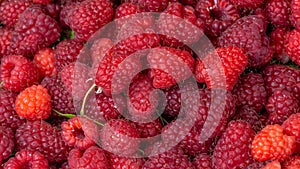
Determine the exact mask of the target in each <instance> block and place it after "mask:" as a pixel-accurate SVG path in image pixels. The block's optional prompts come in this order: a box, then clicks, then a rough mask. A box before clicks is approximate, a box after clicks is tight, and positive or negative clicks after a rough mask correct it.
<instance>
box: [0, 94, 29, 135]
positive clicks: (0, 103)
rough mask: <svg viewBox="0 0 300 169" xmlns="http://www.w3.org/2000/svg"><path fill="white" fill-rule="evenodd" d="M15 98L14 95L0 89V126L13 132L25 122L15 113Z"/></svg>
mask: <svg viewBox="0 0 300 169" xmlns="http://www.w3.org/2000/svg"><path fill="white" fill-rule="evenodd" d="M16 97H17V95H16V94H14V93H12V92H9V91H6V90H3V89H0V126H5V127H8V128H12V129H13V130H16V129H17V128H18V126H19V125H22V124H23V123H24V122H25V119H24V118H23V117H20V116H19V115H18V114H17V113H16V112H15V100H16Z"/></svg>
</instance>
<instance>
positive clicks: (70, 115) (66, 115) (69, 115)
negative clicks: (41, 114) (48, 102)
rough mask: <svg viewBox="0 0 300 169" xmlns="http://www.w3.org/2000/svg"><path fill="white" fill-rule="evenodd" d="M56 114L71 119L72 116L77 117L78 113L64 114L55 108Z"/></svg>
mask: <svg viewBox="0 0 300 169" xmlns="http://www.w3.org/2000/svg"><path fill="white" fill-rule="evenodd" d="M52 110H53V111H54V112H55V113H56V114H58V115H60V116H63V117H66V118H69V119H71V118H73V117H75V116H76V115H75V114H63V113H61V112H59V111H57V110H55V109H52Z"/></svg>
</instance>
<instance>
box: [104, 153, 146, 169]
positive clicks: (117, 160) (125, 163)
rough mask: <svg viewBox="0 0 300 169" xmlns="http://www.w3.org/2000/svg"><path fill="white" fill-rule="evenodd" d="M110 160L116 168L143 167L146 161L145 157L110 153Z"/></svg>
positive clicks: (139, 168)
mask: <svg viewBox="0 0 300 169" xmlns="http://www.w3.org/2000/svg"><path fill="white" fill-rule="evenodd" d="M108 161H109V165H110V166H111V168H114V169H142V167H143V165H144V163H145V160H144V159H143V158H127V157H120V156H117V155H114V154H109V155H108Z"/></svg>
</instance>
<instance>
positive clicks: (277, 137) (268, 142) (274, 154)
mask: <svg viewBox="0 0 300 169" xmlns="http://www.w3.org/2000/svg"><path fill="white" fill-rule="evenodd" d="M294 149H295V136H287V135H285V134H284V133H283V129H282V128H281V127H280V126H279V125H278V124H275V125H268V126H266V127H265V128H263V129H262V130H261V131H260V132H259V133H258V134H256V136H255V137H254V140H253V142H252V145H251V153H252V156H253V158H254V159H256V160H258V161H266V160H279V161H284V160H285V159H286V158H287V157H288V156H290V155H291V154H292V153H293V151H294Z"/></svg>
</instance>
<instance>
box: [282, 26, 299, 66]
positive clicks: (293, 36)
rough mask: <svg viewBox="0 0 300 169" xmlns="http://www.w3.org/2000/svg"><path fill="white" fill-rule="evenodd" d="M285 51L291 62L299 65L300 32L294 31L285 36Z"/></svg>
mask: <svg viewBox="0 0 300 169" xmlns="http://www.w3.org/2000/svg"><path fill="white" fill-rule="evenodd" d="M284 42H285V43H284V44H285V51H286V53H287V55H288V56H289V57H290V58H291V60H292V61H293V62H295V63H296V64H297V65H300V47H299V43H300V30H297V29H294V30H292V31H290V32H288V33H287V34H286V35H285V41H284Z"/></svg>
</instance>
